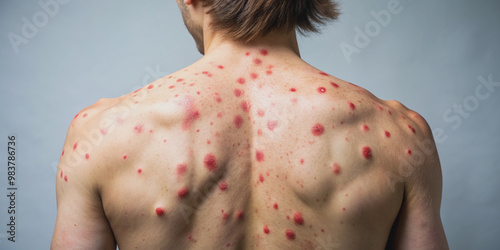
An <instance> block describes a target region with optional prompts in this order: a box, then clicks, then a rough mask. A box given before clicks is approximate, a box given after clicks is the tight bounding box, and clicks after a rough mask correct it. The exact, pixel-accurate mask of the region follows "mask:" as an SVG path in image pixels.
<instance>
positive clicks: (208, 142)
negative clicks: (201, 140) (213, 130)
mask: <svg viewBox="0 0 500 250" xmlns="http://www.w3.org/2000/svg"><path fill="white" fill-rule="evenodd" d="M210 125H212V124H210ZM210 143H211V141H210V140H207V144H208V145H210Z"/></svg>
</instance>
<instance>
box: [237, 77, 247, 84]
mask: <svg viewBox="0 0 500 250" xmlns="http://www.w3.org/2000/svg"><path fill="white" fill-rule="evenodd" d="M237 82H238V83H239V84H245V82H246V80H245V78H239V79H238V81H237Z"/></svg>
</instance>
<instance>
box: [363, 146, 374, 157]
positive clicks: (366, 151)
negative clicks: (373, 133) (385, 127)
mask: <svg viewBox="0 0 500 250" xmlns="http://www.w3.org/2000/svg"><path fill="white" fill-rule="evenodd" d="M362 152H363V156H364V157H365V159H367V160H369V159H371V158H372V149H371V148H370V147H363V148H362Z"/></svg>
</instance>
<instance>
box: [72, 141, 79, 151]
mask: <svg viewBox="0 0 500 250" xmlns="http://www.w3.org/2000/svg"><path fill="white" fill-rule="evenodd" d="M76 147H78V142H75V144H73V150H75V149H76Z"/></svg>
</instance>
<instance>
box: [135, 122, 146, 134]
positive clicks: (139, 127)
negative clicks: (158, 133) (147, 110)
mask: <svg viewBox="0 0 500 250" xmlns="http://www.w3.org/2000/svg"><path fill="white" fill-rule="evenodd" d="M143 127H144V125H142V124H138V125H137V126H135V127H134V131H135V132H136V133H138V134H140V133H142V129H143Z"/></svg>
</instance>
